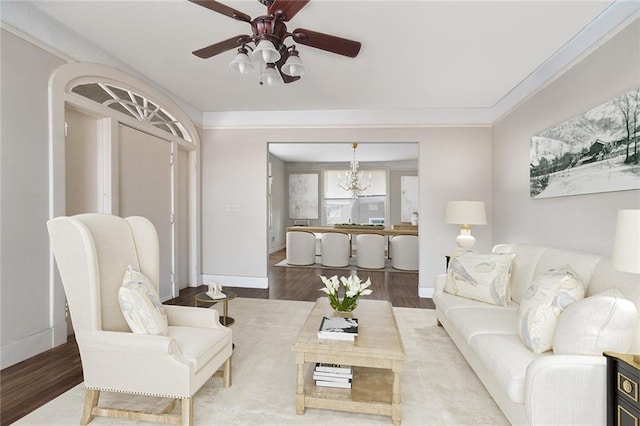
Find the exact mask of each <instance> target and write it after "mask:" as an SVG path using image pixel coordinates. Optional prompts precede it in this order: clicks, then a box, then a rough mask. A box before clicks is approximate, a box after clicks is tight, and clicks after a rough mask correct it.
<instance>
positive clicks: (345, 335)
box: [318, 317, 358, 342]
mask: <svg viewBox="0 0 640 426" xmlns="http://www.w3.org/2000/svg"><path fill="white" fill-rule="evenodd" d="M357 335H358V319H357V318H341V317H322V322H321V323H320V328H319V329H318V339H319V340H322V339H334V340H348V341H352V342H353V341H354V340H355V338H356V336H357Z"/></svg>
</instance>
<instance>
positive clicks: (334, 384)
mask: <svg viewBox="0 0 640 426" xmlns="http://www.w3.org/2000/svg"><path fill="white" fill-rule="evenodd" d="M316 386H319V387H325V388H342V389H351V381H348V382H331V381H327V380H316Z"/></svg>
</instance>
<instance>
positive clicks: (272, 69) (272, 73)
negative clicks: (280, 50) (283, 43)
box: [258, 63, 281, 87]
mask: <svg viewBox="0 0 640 426" xmlns="http://www.w3.org/2000/svg"><path fill="white" fill-rule="evenodd" d="M258 81H259V82H260V85H267V86H269V87H273V86H278V85H280V82H281V80H280V74H278V71H276V65H275V64H273V63H268V64H267V66H266V67H265V69H264V70H263V71H262V73H261V74H260V77H259V78H258Z"/></svg>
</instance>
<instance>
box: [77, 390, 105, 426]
mask: <svg viewBox="0 0 640 426" xmlns="http://www.w3.org/2000/svg"><path fill="white" fill-rule="evenodd" d="M99 399H100V391H99V390H96V389H87V390H86V391H85V394H84V407H83V408H82V418H81V419H80V424H81V425H86V424H89V422H91V420H93V414H92V412H93V409H94V408H95V407H97V406H98V400H99Z"/></svg>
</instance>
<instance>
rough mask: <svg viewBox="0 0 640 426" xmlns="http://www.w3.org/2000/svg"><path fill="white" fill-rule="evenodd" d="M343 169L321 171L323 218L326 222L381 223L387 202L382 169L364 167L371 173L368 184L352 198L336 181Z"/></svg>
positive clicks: (384, 215)
mask: <svg viewBox="0 0 640 426" xmlns="http://www.w3.org/2000/svg"><path fill="white" fill-rule="evenodd" d="M345 173H346V170H325V171H324V212H325V215H324V222H325V224H326V225H334V224H338V223H367V224H368V223H376V224H380V223H384V221H385V217H386V214H385V212H386V202H387V172H386V170H366V171H365V176H369V175H370V176H371V185H370V186H369V188H367V189H366V190H365V191H363V192H362V193H361V194H360V195H359V196H358V198H356V199H355V200H354V199H353V198H352V196H351V192H349V191H345V190H344V189H342V188H340V186H339V185H338V182H339V178H338V177H339V176H342V177H343V176H344V175H345Z"/></svg>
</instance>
